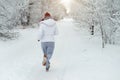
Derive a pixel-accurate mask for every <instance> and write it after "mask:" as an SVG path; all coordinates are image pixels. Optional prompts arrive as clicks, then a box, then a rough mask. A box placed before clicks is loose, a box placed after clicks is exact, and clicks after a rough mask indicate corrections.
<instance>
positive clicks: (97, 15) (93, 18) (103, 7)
mask: <svg viewBox="0 0 120 80" xmlns="http://www.w3.org/2000/svg"><path fill="white" fill-rule="evenodd" d="M119 3H120V1H119V0H74V1H73V4H72V5H73V6H74V7H71V12H70V14H71V16H72V17H73V18H74V19H75V20H76V21H77V22H79V23H80V24H84V26H88V28H89V27H91V26H94V27H95V28H98V29H99V30H100V33H101V36H102V44H103V47H104V45H105V44H106V43H110V44H111V43H116V42H118V41H119V39H120V37H119V38H118V33H119V30H120V29H119V26H120V25H119V21H120V20H119V19H120V18H119V16H120V15H119V10H120V6H119ZM81 26H83V25H81ZM97 33H98V31H97ZM116 35H117V36H116ZM119 36H120V35H119Z"/></svg>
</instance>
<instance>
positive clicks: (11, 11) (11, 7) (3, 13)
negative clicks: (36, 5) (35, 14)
mask: <svg viewBox="0 0 120 80" xmlns="http://www.w3.org/2000/svg"><path fill="white" fill-rule="evenodd" d="M25 5H26V0H12V1H11V0H0V38H2V39H3V37H5V38H7V39H11V38H12V37H13V33H12V29H13V28H15V27H16V26H17V25H18V24H20V18H21V13H20V10H21V9H24V8H25Z"/></svg>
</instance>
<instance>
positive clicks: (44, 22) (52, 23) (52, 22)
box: [41, 19, 56, 27]
mask: <svg viewBox="0 0 120 80" xmlns="http://www.w3.org/2000/svg"><path fill="white" fill-rule="evenodd" d="M41 23H42V24H44V25H46V26H48V27H52V26H54V25H55V24H56V22H55V21H54V20H53V19H47V20H44V21H42V22H41Z"/></svg>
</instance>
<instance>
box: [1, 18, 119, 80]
mask: <svg viewBox="0 0 120 80" xmlns="http://www.w3.org/2000/svg"><path fill="white" fill-rule="evenodd" d="M58 27H59V35H58V36H57V37H56V48H55V51H54V55H53V57H52V59H51V68H50V71H49V72H46V71H45V68H44V67H43V66H42V65H41V62H42V56H43V54H42V50H41V47H40V43H39V42H37V29H24V30H19V32H20V33H21V36H20V38H19V39H17V40H14V41H8V42H1V41H0V80H120V46H114V45H107V46H106V47H105V48H104V49H103V48H101V38H100V37H99V36H97V35H95V36H91V35H89V33H88V32H87V30H85V29H84V28H80V30H78V29H77V28H76V27H75V25H74V23H73V22H72V21H71V20H67V19H65V20H62V21H59V22H58Z"/></svg>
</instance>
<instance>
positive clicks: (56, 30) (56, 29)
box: [54, 25, 59, 35]
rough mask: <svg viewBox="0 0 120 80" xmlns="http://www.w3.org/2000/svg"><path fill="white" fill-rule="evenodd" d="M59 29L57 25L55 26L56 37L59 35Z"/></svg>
mask: <svg viewBox="0 0 120 80" xmlns="http://www.w3.org/2000/svg"><path fill="white" fill-rule="evenodd" d="M58 33H59V32H58V28H57V25H56V26H55V32H54V35H58Z"/></svg>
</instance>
